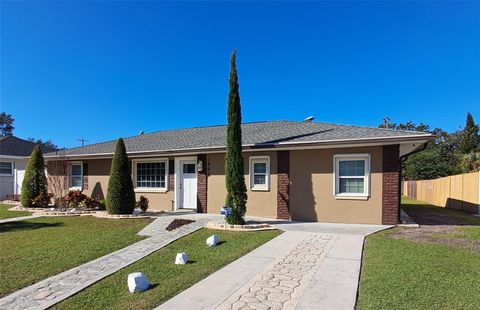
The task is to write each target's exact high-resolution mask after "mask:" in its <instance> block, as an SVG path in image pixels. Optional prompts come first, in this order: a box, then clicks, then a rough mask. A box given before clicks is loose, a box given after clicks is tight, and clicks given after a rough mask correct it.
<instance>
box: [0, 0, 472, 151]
mask: <svg viewBox="0 0 480 310" xmlns="http://www.w3.org/2000/svg"><path fill="white" fill-rule="evenodd" d="M233 48H237V51H238V54H237V66H238V72H239V81H240V95H241V100H242V112H243V120H244V121H245V122H251V121H260V120H277V119H288V120H302V119H304V118H305V117H307V116H310V115H313V116H315V117H316V120H317V121H324V122H333V123H341V124H357V125H366V126H377V125H378V124H379V123H380V122H381V120H382V118H383V117H385V116H387V115H388V116H389V117H390V118H391V119H392V121H394V122H406V121H409V120H412V121H414V122H424V123H428V124H430V125H431V126H432V127H441V128H444V129H446V130H455V129H457V128H458V127H459V126H463V124H464V122H465V114H466V112H467V111H470V112H472V113H473V115H474V117H475V118H476V120H477V121H478V122H480V108H479V106H480V3H479V2H477V3H474V2H470V3H469V2H458V3H452V2H417V3H413V2H382V3H379V2H307V3H288V2H276V3H275V2H265V3H253V2H241V3H239V2H236V3H232V2H206V3H201V2H183V3H174V2H153V1H149V2H109V1H105V2H100V1H89V2H66V1H64V2H6V1H2V2H1V69H0V70H1V72H0V73H1V84H0V86H1V89H0V91H1V93H0V105H1V110H2V111H6V112H7V113H11V114H13V116H14V117H15V119H16V121H15V127H16V129H15V135H17V136H19V137H23V138H27V137H35V138H43V139H51V140H52V141H53V142H55V143H57V144H58V145H60V146H65V147H72V146H77V145H78V144H79V142H78V141H77V139H78V138H81V137H83V138H85V139H87V140H88V141H89V142H88V143H94V142H99V141H104V140H109V139H115V138H118V137H125V136H132V135H136V134H137V133H138V132H139V131H141V130H143V131H145V132H151V131H155V130H160V129H168V128H180V127H192V126H203V125H214V124H223V123H225V119H226V98H227V92H228V81H227V78H228V72H229V54H230V52H231V50H232V49H233Z"/></svg>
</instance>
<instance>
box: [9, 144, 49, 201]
mask: <svg viewBox="0 0 480 310" xmlns="http://www.w3.org/2000/svg"><path fill="white" fill-rule="evenodd" d="M35 145H36V144H35V142H32V141H28V140H23V139H20V138H17V137H13V136H0V200H3V199H5V198H7V196H9V197H10V196H13V195H20V191H21V188H22V182H23V175H24V174H25V169H26V167H27V163H28V158H29V157H30V155H31V154H32V151H33V148H34V147H35ZM54 150H55V149H53V148H48V147H42V151H43V152H44V153H46V152H53V151H54Z"/></svg>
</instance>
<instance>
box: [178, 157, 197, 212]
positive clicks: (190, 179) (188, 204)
mask: <svg viewBox="0 0 480 310" xmlns="http://www.w3.org/2000/svg"><path fill="white" fill-rule="evenodd" d="M179 186H180V197H179V198H180V204H179V208H181V209H195V210H196V209H197V161H196V160H180V184H179Z"/></svg>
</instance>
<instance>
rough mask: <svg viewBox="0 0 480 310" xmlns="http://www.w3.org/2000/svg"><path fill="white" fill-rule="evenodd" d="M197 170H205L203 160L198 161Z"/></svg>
mask: <svg viewBox="0 0 480 310" xmlns="http://www.w3.org/2000/svg"><path fill="white" fill-rule="evenodd" d="M197 171H198V172H202V171H203V162H202V161H201V160H199V161H198V165H197Z"/></svg>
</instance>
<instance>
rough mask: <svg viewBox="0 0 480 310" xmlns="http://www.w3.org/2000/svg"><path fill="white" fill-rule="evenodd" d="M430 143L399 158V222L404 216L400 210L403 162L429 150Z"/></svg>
mask: <svg viewBox="0 0 480 310" xmlns="http://www.w3.org/2000/svg"><path fill="white" fill-rule="evenodd" d="M428 143H429V142H426V143H424V144H423V146H422V147H421V148H419V149H417V150H415V151H412V152H410V153H408V154H405V155H403V156H400V158H399V161H398V204H399V206H398V219H399V220H400V219H401V214H402V211H401V208H400V205H401V201H402V162H403V161H405V160H407V158H408V156H410V155H413V154H416V153H419V152H421V151H423V150H425V149H426V148H427V144H428Z"/></svg>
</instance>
